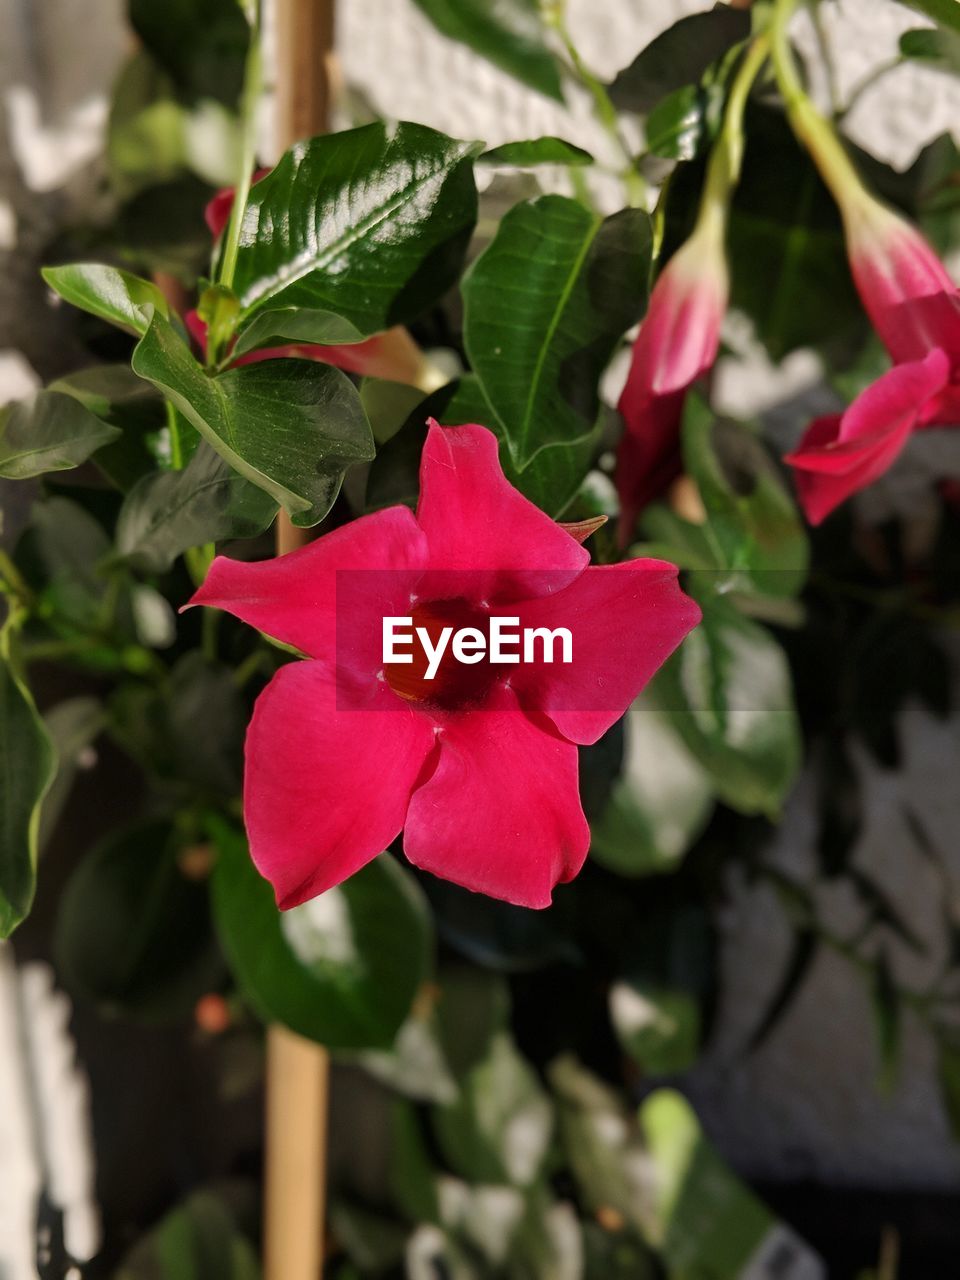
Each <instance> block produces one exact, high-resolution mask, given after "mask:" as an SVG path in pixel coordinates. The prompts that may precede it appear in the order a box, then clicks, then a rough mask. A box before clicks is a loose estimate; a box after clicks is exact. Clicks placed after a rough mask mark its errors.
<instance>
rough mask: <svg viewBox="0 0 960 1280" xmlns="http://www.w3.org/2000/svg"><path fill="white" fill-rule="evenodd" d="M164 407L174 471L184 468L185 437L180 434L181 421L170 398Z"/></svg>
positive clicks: (171, 462) (171, 463)
mask: <svg viewBox="0 0 960 1280" xmlns="http://www.w3.org/2000/svg"><path fill="white" fill-rule="evenodd" d="M163 407H164V410H165V412H166V415H167V434H168V436H169V437H170V465H171V467H173V469H174V471H182V470H183V439H182V438H181V435H180V423H179V421H178V420H177V411H176V409H175V408H174V407H173V405H172V404H171V403H170V401H169V400H164V402H163Z"/></svg>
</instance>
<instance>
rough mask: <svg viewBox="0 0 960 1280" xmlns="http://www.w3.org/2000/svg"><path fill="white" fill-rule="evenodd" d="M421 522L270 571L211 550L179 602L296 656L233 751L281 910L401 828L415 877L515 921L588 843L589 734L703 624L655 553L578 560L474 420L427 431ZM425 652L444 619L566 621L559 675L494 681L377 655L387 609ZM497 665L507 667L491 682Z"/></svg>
mask: <svg viewBox="0 0 960 1280" xmlns="http://www.w3.org/2000/svg"><path fill="white" fill-rule="evenodd" d="M420 486H421V488H420V502H419V506H418V508H417V513H416V516H414V515H413V514H412V513H411V512H410V511H409V510H407V509H406V508H405V507H391V508H389V509H388V510H385V511H381V512H377V513H376V514H374V515H369V516H364V517H361V518H360V519H358V520H355V521H353V522H352V523H351V524H348V525H346V526H344V527H343V528H340V529H337V530H335V531H334V532H333V533H330V534H327V535H326V536H324V537H322V538H319V539H318V540H317V541H316V542H314V543H312V544H310V545H309V546H307V547H304V548H303V549H301V550H299V551H295V552H292V553H291V554H289V555H286V556H283V557H281V558H279V559H277V560H270V561H265V562H263V563H259V564H243V563H240V562H238V561H233V560H228V559H225V558H224V557H222V556H221V557H218V558H217V559H216V560H215V561H214V562H213V565H212V566H211V569H210V572H209V574H208V577H207V580H206V582H205V583H204V585H203V587H202V588H201V589H200V590H199V591H198V592H197V593H196V595H195V596H194V598H193V600H192V602H191V603H193V604H205V605H213V606H216V607H218V608H222V609H226V610H228V611H229V612H231V613H233V614H235V615H236V616H237V617H239V618H242V619H243V620H244V621H246V622H249V623H251V624H252V625H253V626H256V627H259V628H261V629H262V630H264V631H266V632H267V633H268V634H270V635H273V636H275V637H277V638H278V639H280V640H283V641H285V642H286V643H288V644H292V645H295V646H296V647H297V648H299V649H301V650H302V651H303V652H304V653H306V654H307V655H308V656H309V660H308V661H304V662H296V663H293V664H291V665H289V666H286V667H284V668H282V669H281V670H280V672H279V673H278V674H277V675H276V676H275V677H274V679H273V680H272V681H271V682H270V684H269V685H268V687H267V688H266V689H265V690H264V692H263V693H262V694H261V696H260V698H259V700H258V702H257V705H256V708H255V710H254V714H253V719H252V721H251V724H250V727H249V730H248V734H247V745H246V777H245V783H244V809H245V814H246V822H247V830H248V833H249V837H250V849H251V853H252V856H253V859H254V861H255V863H256V864H257V866H258V868H259V869H260V871H261V872H262V874H263V875H264V876H266V878H267V879H269V880H270V881H271V883H272V884H273V886H274V888H275V890H276V894H277V900H278V903H279V905H280V906H281V907H284V908H285V907H292V906H296V905H297V904H298V903H301V902H303V901H304V900H305V899H307V898H310V897H313V896H314V895H315V894H318V893H322V892H323V891H324V890H325V889H328V888H330V887H331V886H332V885H335V884H338V883H339V882H340V881H342V880H344V879H345V878H346V877H347V876H350V875H352V874H353V873H354V872H355V871H357V870H358V869H359V868H360V867H362V866H363V865H364V864H365V863H366V862H368V861H370V859H372V858H374V857H376V856H377V854H379V853H380V852H381V850H382V849H384V848H386V846H387V845H388V844H390V842H391V841H392V840H393V839H395V837H396V836H397V835H398V834H399V832H400V831H401V829H402V830H403V831H404V850H405V852H406V854H407V857H408V858H409V859H410V861H411V862H413V863H414V864H415V865H417V866H419V867H422V868H424V869H425V870H427V871H431V872H433V873H434V874H436V875H440V876H443V877H444V878H446V879H448V880H453V881H454V882H456V883H457V884H461V885H464V886H465V887H467V888H469V889H473V890H477V891H480V892H483V893H488V894H490V895H491V896H493V897H497V898H503V899H506V900H507V901H509V902H514V903H517V904H520V905H523V906H527V907H545V906H547V905H548V904H549V902H550V898H551V892H552V889H553V887H554V885H555V884H557V883H558V882H561V881H567V880H570V879H572V878H573V877H574V876H575V875H576V874H577V872H578V871H579V869H580V867H581V866H582V864H583V861H584V858H585V857H586V853H587V847H588V844H589V830H588V827H587V824H586V820H585V818H584V816H583V811H582V809H581V806H580V799H579V794H578V785H577V745H576V744H578V743H591V742H595V741H596V740H597V739H598V738H599V737H600V735H601V734H602V733H604V731H605V730H606V729H608V728H609V727H610V725H612V724H613V723H614V721H616V720H617V719H618V718H619V717H620V716H621V715H622V714H623V712H624V711H625V710H626V708H627V706H628V705H629V704H630V702H631V701H632V700H633V699H634V698H635V697H636V695H637V694H638V693H639V691H640V689H641V688H642V687H643V686H644V685H645V684H646V682H647V681H648V680H649V679H650V677H651V676H652V675H653V674H654V672H655V671H656V670H657V668H658V667H659V666H660V665H661V663H662V662H663V661H664V660H665V659H666V658H667V657H668V655H669V654H670V653H671V652H672V651H673V650H674V649H675V648H676V646H677V645H678V644H679V643H680V641H681V640H682V639H683V637H684V636H685V635H686V634H687V632H688V631H690V630H691V628H692V627H693V626H695V625H696V623H697V621H698V620H699V610H698V608H697V606H696V605H695V604H694V603H693V602H692V601H691V600H689V599H688V598H687V597H686V596H685V595H684V594H683V593H682V592H681V590H680V588H679V586H678V583H677V570H676V568H675V567H674V566H673V565H670V564H666V563H664V562H661V561H657V560H635V561H631V562H628V563H626V564H623V565H609V566H600V567H588V561H589V555H588V553H587V552H586V550H585V549H584V548H583V547H582V546H581V545H580V544H579V542H578V541H577V540H576V538H574V537H572V536H571V535H570V534H569V533H567V532H566V531H565V530H564V529H562V528H561V527H560V526H559V525H558V524H556V523H555V522H554V521H552V520H551V519H549V517H548V516H546V515H545V514H544V513H543V512H542V511H540V510H539V509H538V508H537V507H535V506H534V505H533V504H532V503H530V502H528V501H527V499H526V498H524V497H522V496H521V494H519V493H518V492H517V491H516V490H515V489H513V488H512V487H511V486H510V485H509V484H508V482H507V481H506V479H505V478H504V475H503V472H502V470H501V468H500V463H499V459H498V454H497V441H496V438H495V437H494V436H493V435H492V433H491V432H489V431H487V430H486V429H485V428H484V427H479V426H465V427H454V428H440V427H438V426H437V425H436V424H435V423H431V425H430V431H429V435H428V438H427V443H426V445H425V447H424V451H423V458H422V461H421V470H420ZM405 615H406V616H410V617H412V618H413V622H414V624H415V625H418V626H422V627H423V628H424V632H425V634H426V635H428V636H429V637H430V639H431V644H432V645H435V644H436V642H437V638H438V637H439V635H440V632H441V629H442V628H444V627H445V626H451V627H458V628H459V627H462V626H472V627H475V628H476V629H477V631H478V632H480V634H481V635H489V633H490V631H491V628H493V627H494V625H495V620H496V619H497V618H498V617H504V616H508V615H509V616H511V617H512V618H515V619H519V622H520V624H521V628H532V627H546V628H551V629H553V628H556V627H559V626H562V627H566V628H568V629H569V630H570V632H571V635H572V654H573V662H572V663H570V664H569V665H568V664H565V663H562V662H556V663H553V664H548V663H547V662H546V661H543V660H542V655H541V660H539V661H530V662H527V661H523V662H520V663H518V664H517V665H511V666H506V667H499V666H496V665H494V664H493V663H491V662H489V661H488V660H486V659H484V660H482V661H480V662H478V663H477V664H476V665H469V666H467V665H463V664H462V663H458V662H457V660H456V659H455V658H454V657H453V656H452V655H451V654H449V653H448V654H445V656H444V657H443V659H442V660H441V662H440V665H439V668H438V670H437V672H436V678H435V681H434V682H430V681H428V680H427V679H426V678H425V670H424V669H425V666H426V663H425V660H424V649H423V646H422V645H421V646H420V647H419V648H418V649H417V650H416V652H415V660H414V663H413V664H411V665H398V664H395V663H391V662H387V663H385V662H384V661H383V649H382V632H383V619H384V618H385V617H402V616H405ZM504 673H506V674H504Z"/></svg>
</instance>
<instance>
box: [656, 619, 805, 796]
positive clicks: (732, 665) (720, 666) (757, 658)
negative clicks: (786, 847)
mask: <svg viewBox="0 0 960 1280" xmlns="http://www.w3.org/2000/svg"><path fill="white" fill-rule="evenodd" d="M699 603H700V604H701V606H702V608H703V621H702V622H701V624H700V625H699V626H698V627H697V628H696V629H695V630H694V631H693V632H692V633H691V634H690V635H689V636H688V637H687V639H686V640H685V641H684V642H683V644H682V645H681V646H680V649H679V651H678V652H677V653H675V654H674V655H673V657H672V658H671V659H670V660H669V661H668V662H667V664H666V665H665V666H664V668H663V669H662V671H661V672H660V674H659V675H658V676H657V679H656V682H655V685H654V688H655V690H656V697H657V701H658V704H659V705H660V706H661V707H662V708H663V709H664V710H665V711H666V712H667V713H668V714H670V715H671V716H673V717H674V723H675V725H676V728H677V730H678V732H679V733H680V735H681V736H682V738H683V739H684V741H685V742H686V744H687V746H688V747H689V749H690V751H691V752H692V753H693V754H694V755H695V756H696V758H697V759H698V760H699V761H700V763H701V764H702V765H703V767H704V768H705V769H706V770H707V772H708V773H709V774H710V777H711V779H712V781H713V785H714V786H715V787H716V790H717V794H718V795H719V796H720V798H721V799H722V800H723V801H724V802H725V803H726V804H728V805H730V807H731V808H733V809H736V810H738V811H739V812H740V813H748V814H749V813H763V814H766V815H768V816H769V817H771V818H775V817H777V816H778V815H779V813H780V809H781V807H782V805H783V801H784V799H785V798H786V795H787V793H788V792H789V790H790V788H791V787H792V785H793V782H794V779H795V777H796V774H797V770H798V769H799V767H800V762H801V746H800V729H799V725H798V722H797V713H796V708H795V706H794V698H793V689H792V685H791V680H790V671H789V668H788V666H787V661H786V656H785V654H784V652H783V649H782V648H781V646H780V645H779V644H778V643H777V641H776V640H775V639H774V638H773V637H772V636H771V635H770V633H769V632H768V631H766V630H765V629H764V628H763V627H761V626H758V625H757V623H755V622H751V621H749V620H748V619H747V618H744V617H742V616H741V615H740V614H739V613H737V612H736V610H735V609H734V608H733V607H732V606H731V605H729V604H728V603H727V602H726V601H725V600H723V599H722V598H719V597H717V598H706V597H701V598H700V601H699Z"/></svg>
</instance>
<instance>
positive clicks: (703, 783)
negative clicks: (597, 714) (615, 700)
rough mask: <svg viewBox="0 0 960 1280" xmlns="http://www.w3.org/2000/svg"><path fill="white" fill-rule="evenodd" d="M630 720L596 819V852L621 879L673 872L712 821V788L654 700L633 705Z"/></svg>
mask: <svg viewBox="0 0 960 1280" xmlns="http://www.w3.org/2000/svg"><path fill="white" fill-rule="evenodd" d="M625 725H626V745H625V757H624V763H623V769H622V772H621V774H620V776H619V777H618V778H617V780H616V781H615V782H614V784H613V789H612V791H611V794H610V798H609V800H608V801H607V804H606V806H605V807H604V809H603V812H602V814H601V816H600V818H599V819H598V820H597V821H595V822H593V823H592V824H591V828H590V830H591V841H590V856H591V857H592V858H593V859H594V861H596V862H599V863H600V865H601V866H604V867H607V868H609V869H610V870H611V871H615V872H617V874H618V875H623V876H645V875H655V874H658V873H662V872H666V871H671V870H673V868H674V867H675V866H676V865H677V863H678V862H679V860H680V859H681V858H682V857H683V855H684V854H685V853H686V852H687V850H688V849H689V848H690V846H691V845H692V844H693V842H694V840H695V839H696V838H697V836H698V835H699V834H700V833H701V831H702V830H703V828H704V827H705V826H706V823H707V821H708V819H709V817H710V814H711V812H712V810H713V786H712V784H711V781H710V778H709V775H708V774H707V772H706V770H705V769H704V767H703V766H702V765H701V764H700V763H698V761H697V759H696V757H695V756H694V755H693V754H692V753H691V752H690V750H689V748H688V747H686V746H685V744H684V742H683V739H682V737H681V736H680V734H679V733H678V732H677V729H676V726H675V724H674V723H673V720H672V718H671V717H670V716H669V715H666V714H665V713H664V711H663V710H662V709H661V708H660V707H659V706H658V705H657V702H656V700H655V698H654V697H652V696H644V697H641V698H639V699H638V700H637V701H636V702H634V703H633V705H632V706H631V707H630V710H629V711H628V712H627V717H626V721H625Z"/></svg>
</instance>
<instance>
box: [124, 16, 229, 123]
mask: <svg viewBox="0 0 960 1280" xmlns="http://www.w3.org/2000/svg"><path fill="white" fill-rule="evenodd" d="M129 11H130V25H131V26H132V27H133V29H134V31H135V32H136V33H137V35H138V36H139V37H140V40H141V41H142V43H143V45H144V48H146V49H148V50H149V52H150V54H151V55H152V57H153V58H154V59H155V60H156V61H157V62H158V63H159V64H160V65H161V66H162V67H163V69H164V70H165V71H166V72H167V74H168V75H170V76H171V77H172V78H173V80H174V81H175V82H176V84H177V86H178V88H180V89H181V90H182V91H183V92H184V93H186V94H190V95H194V96H199V97H215V98H217V99H218V101H220V102H223V103H224V104H226V105H227V106H232V105H235V104H236V102H237V99H238V98H239V95H240V92H241V90H242V88H243V66H244V60H245V58H246V52H247V46H248V44H249V28H248V26H247V23H246V20H245V18H244V16H243V9H242V7H241V6H240V5H239V4H238V3H237V0H203V3H202V4H197V0H130V3H129Z"/></svg>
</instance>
